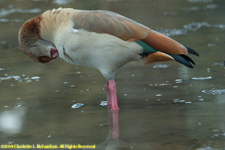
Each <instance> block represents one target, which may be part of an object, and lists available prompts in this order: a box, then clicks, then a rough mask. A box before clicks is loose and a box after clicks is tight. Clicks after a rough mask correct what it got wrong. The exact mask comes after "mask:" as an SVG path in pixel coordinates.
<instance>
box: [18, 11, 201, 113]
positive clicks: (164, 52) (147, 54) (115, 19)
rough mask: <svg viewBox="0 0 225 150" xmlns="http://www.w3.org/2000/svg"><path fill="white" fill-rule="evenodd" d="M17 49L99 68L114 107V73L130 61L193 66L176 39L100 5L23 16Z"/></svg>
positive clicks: (40, 58)
mask: <svg viewBox="0 0 225 150" xmlns="http://www.w3.org/2000/svg"><path fill="white" fill-rule="evenodd" d="M18 40H19V45H20V48H21V50H22V51H23V52H24V53H25V54H26V55H27V56H29V57H30V58H32V59H33V60H34V61H36V62H41V63H47V62H50V61H51V60H53V59H55V58H56V57H57V56H59V57H61V58H62V59H64V60H65V61H67V62H69V63H72V64H74V65H83V66H88V67H92V68H95V69H98V70H99V71H100V72H101V73H102V74H103V76H104V77H105V79H106V80H107V82H106V84H105V89H106V92H107V106H108V107H110V108H111V109H112V110H117V109H119V108H118V104H117V94H116V84H115V81H114V75H115V72H116V70H117V69H118V68H120V67H121V66H123V65H125V64H127V63H128V62H130V61H143V62H144V63H147V64H148V63H153V62H160V61H168V60H175V61H177V62H179V63H182V64H183V65H185V66H187V67H190V68H192V67H193V66H192V64H194V62H193V61H192V59H191V58H189V57H188V56H187V54H188V53H191V54H194V55H197V56H198V53H197V52H195V51H194V50H193V49H191V48H189V47H187V46H184V45H181V44H180V43H178V42H176V41H174V40H173V39H171V38H169V37H167V36H164V35H163V34H161V33H159V32H156V31H154V30H152V29H150V28H148V27H146V26H144V25H142V24H140V23H137V22H135V21H133V20H131V19H129V18H126V17H124V16H122V15H119V14H117V13H114V12H110V11H105V10H92V11H89V10H76V9H72V8H58V9H53V10H48V11H46V12H44V13H42V14H40V15H39V16H37V17H34V18H32V19H30V20H28V21H26V22H25V23H24V24H23V25H22V27H21V28H20V30H19V36H18Z"/></svg>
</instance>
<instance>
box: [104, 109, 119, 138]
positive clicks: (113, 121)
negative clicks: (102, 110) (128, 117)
mask: <svg viewBox="0 0 225 150" xmlns="http://www.w3.org/2000/svg"><path fill="white" fill-rule="evenodd" d="M107 109H108V124H109V127H110V128H111V130H112V139H114V140H115V139H118V137H119V119H118V115H119V110H118V109H117V110H112V109H111V108H110V107H107Z"/></svg>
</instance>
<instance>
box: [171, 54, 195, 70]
mask: <svg viewBox="0 0 225 150" xmlns="http://www.w3.org/2000/svg"><path fill="white" fill-rule="evenodd" d="M170 56H171V57H173V59H174V60H176V61H177V62H179V63H181V64H183V65H185V66H187V67H189V68H194V66H193V65H195V63H194V61H193V60H192V59H191V58H190V57H188V56H187V55H171V54H170ZM191 63H192V64H193V65H192V64H191Z"/></svg>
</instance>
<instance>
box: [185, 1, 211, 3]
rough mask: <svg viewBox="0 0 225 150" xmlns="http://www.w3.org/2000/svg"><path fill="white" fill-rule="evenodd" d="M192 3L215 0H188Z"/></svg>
mask: <svg viewBox="0 0 225 150" xmlns="http://www.w3.org/2000/svg"><path fill="white" fill-rule="evenodd" d="M188 1H189V2H190V3H209V2H213V0H188Z"/></svg>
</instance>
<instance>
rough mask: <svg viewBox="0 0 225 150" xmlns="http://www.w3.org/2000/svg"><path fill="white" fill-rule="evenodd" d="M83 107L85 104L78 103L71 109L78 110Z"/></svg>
mask: <svg viewBox="0 0 225 150" xmlns="http://www.w3.org/2000/svg"><path fill="white" fill-rule="evenodd" d="M83 106H84V104H83V103H76V104H73V105H72V106H71V108H73V109H77V108H81V107H83Z"/></svg>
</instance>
